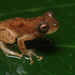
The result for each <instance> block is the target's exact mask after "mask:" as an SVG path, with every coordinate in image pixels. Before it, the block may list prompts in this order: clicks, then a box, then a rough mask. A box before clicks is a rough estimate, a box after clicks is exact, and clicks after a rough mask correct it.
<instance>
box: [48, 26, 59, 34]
mask: <svg viewBox="0 0 75 75" xmlns="http://www.w3.org/2000/svg"><path fill="white" fill-rule="evenodd" d="M57 30H58V27H57V28H56V27H55V28H52V29H51V30H50V31H48V32H47V34H50V33H54V32H56V31H57Z"/></svg>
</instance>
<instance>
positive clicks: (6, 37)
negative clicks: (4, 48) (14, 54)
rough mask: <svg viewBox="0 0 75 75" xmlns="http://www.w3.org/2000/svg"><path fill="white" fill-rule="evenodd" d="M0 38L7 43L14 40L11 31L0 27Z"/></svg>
mask: <svg viewBox="0 0 75 75" xmlns="http://www.w3.org/2000/svg"><path fill="white" fill-rule="evenodd" d="M0 40H1V41H3V42H5V43H9V44H12V43H14V42H15V38H14V36H13V35H12V33H11V32H10V31H8V30H6V29H0Z"/></svg>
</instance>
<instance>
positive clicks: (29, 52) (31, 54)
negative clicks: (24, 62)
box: [25, 49, 43, 64]
mask: <svg viewBox="0 0 75 75" xmlns="http://www.w3.org/2000/svg"><path fill="white" fill-rule="evenodd" d="M25 55H27V56H29V59H30V63H31V64H32V63H34V61H33V59H32V56H34V57H36V58H39V59H40V60H42V59H43V57H42V56H38V55H36V54H35V53H34V52H33V51H32V50H31V49H29V50H27V52H26V53H25Z"/></svg>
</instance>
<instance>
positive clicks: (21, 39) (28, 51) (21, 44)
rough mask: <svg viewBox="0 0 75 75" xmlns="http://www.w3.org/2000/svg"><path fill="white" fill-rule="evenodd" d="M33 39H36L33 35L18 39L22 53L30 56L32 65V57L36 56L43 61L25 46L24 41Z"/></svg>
mask: <svg viewBox="0 0 75 75" xmlns="http://www.w3.org/2000/svg"><path fill="white" fill-rule="evenodd" d="M33 38H34V36H32V35H26V36H23V37H20V38H18V40H17V42H18V46H19V49H20V51H21V52H22V53H23V54H25V55H27V56H29V58H30V62H31V63H33V59H32V55H33V56H35V57H37V58H39V59H42V57H41V56H38V55H36V54H35V53H34V52H33V51H32V49H29V50H27V49H26V46H25V44H24V41H27V40H32V39H33Z"/></svg>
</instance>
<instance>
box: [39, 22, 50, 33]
mask: <svg viewBox="0 0 75 75" xmlns="http://www.w3.org/2000/svg"><path fill="white" fill-rule="evenodd" d="M48 29H49V25H48V24H47V23H45V22H44V23H41V24H40V25H39V31H40V32H41V33H46V32H47V31H48Z"/></svg>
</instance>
